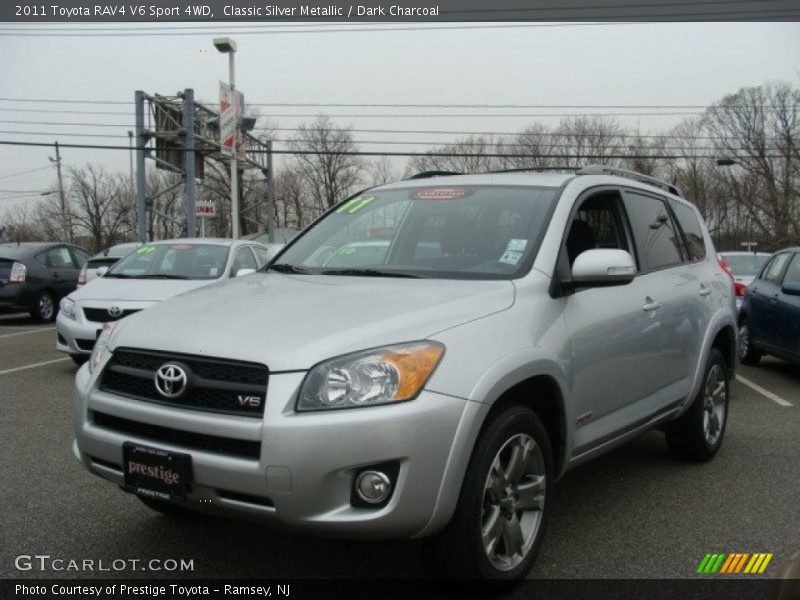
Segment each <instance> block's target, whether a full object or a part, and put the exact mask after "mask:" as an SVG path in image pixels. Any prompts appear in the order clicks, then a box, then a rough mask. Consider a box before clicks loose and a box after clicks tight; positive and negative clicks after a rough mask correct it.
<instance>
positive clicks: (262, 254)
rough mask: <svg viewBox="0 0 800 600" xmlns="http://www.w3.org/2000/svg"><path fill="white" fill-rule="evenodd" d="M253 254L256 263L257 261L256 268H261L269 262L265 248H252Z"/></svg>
mask: <svg viewBox="0 0 800 600" xmlns="http://www.w3.org/2000/svg"><path fill="white" fill-rule="evenodd" d="M253 252H254V253H255V255H256V261H258V266H259V267H263V266H264V265H265V264H267V261H268V260H269V252H267V249H266V248H262V247H261V246H253Z"/></svg>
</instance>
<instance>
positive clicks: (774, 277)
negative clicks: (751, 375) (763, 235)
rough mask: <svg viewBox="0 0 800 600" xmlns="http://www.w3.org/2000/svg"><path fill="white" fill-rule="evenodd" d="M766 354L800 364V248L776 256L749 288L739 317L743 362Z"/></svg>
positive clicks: (740, 353) (751, 362)
mask: <svg viewBox="0 0 800 600" xmlns="http://www.w3.org/2000/svg"><path fill="white" fill-rule="evenodd" d="M764 354H771V355H772V356H776V357H778V358H781V359H783V360H786V361H789V362H793V363H800V246H797V247H794V248H787V249H786V250H781V251H780V252H777V253H776V254H773V255H772V257H771V258H770V259H769V262H767V264H766V265H764V267H762V269H761V272H760V273H759V274H758V277H756V278H755V279H754V280H753V282H752V283H751V284H750V285H749V286H748V287H747V292H746V293H745V296H744V302H743V303H742V309H741V311H740V313H739V358H740V359H741V361H742V362H743V363H744V364H746V365H756V364H758V362H759V361H760V360H761V357H762V356H763V355H764Z"/></svg>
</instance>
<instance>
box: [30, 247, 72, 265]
mask: <svg viewBox="0 0 800 600" xmlns="http://www.w3.org/2000/svg"><path fill="white" fill-rule="evenodd" d="M36 260H38V261H39V262H40V263H42V264H43V265H44V266H45V267H48V268H49V269H74V268H75V264H74V263H73V261H72V255H71V254H70V253H69V250H68V249H67V248H66V247H65V246H56V247H55V248H50V249H49V250H45V251H44V252H42V253H40V254H37V255H36Z"/></svg>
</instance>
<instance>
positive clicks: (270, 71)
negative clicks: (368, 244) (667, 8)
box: [0, 23, 800, 215]
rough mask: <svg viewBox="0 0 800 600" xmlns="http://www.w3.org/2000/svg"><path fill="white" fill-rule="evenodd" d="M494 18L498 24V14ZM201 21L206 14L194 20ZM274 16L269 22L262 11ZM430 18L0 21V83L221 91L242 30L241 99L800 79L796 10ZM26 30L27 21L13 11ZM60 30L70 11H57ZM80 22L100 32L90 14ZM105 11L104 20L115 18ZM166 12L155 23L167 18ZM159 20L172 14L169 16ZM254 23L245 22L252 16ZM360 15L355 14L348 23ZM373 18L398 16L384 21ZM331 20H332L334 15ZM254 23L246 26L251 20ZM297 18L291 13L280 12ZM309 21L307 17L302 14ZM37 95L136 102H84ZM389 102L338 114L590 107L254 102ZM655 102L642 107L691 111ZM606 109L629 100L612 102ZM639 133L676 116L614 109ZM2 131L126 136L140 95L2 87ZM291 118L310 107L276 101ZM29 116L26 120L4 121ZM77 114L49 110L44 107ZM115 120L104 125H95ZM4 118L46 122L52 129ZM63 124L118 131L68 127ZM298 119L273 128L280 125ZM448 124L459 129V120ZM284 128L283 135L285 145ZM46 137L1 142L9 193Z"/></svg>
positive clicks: (433, 125)
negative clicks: (102, 24) (361, 25)
mask: <svg viewBox="0 0 800 600" xmlns="http://www.w3.org/2000/svg"><path fill="white" fill-rule="evenodd" d="M496 25H498V24H495V26H496ZM194 26H195V27H196V26H197V24H194ZM264 26H266V25H264ZM462 26H467V27H471V28H470V29H456V30H432V31H424V30H417V31H380V32H375V31H372V32H370V31H358V32H353V31H348V32H342V33H314V34H301V33H296V32H295V33H284V34H264V33H261V34H258V35H246V34H244V33H241V32H240V33H239V34H238V35H237V33H236V31H235V27H234V26H226V27H225V30H224V32H219V31H214V30H208V31H207V32H206V31H204V32H203V34H202V35H176V34H175V33H176V32H177V30H176V26H175V25H164V26H158V25H156V24H152V23H151V24H142V25H122V24H115V25H113V27H117V28H123V27H129V28H130V27H132V28H137V27H148V28H149V29H150V30H151V31H155V32H158V33H171V34H170V35H153V36H142V35H139V36H118V37H88V36H80V37H78V36H76V37H32V36H25V37H11V36H5V35H2V34H0V57H2V59H0V60H1V61H2V62H0V65H1V66H0V98H27V99H37V100H91V99H94V100H114V101H130V102H132V101H133V93H134V91H135V90H137V89H142V90H145V91H146V92H148V93H159V94H174V93H175V92H176V91H178V90H182V89H184V88H187V87H192V88H194V89H195V93H196V96H197V97H198V98H199V99H202V100H207V101H215V100H216V99H217V96H218V82H219V80H224V81H227V79H228V69H227V60H226V58H225V57H223V56H222V55H220V54H218V53H217V52H216V51H215V50H214V48H213V46H212V44H211V39H212V38H213V37H215V35H219V34H221V35H228V36H231V37H233V38H235V39H236V41H237V43H238V46H239V51H238V53H237V56H236V70H237V87H239V89H241V90H243V91H244V93H245V96H246V101H247V102H249V103H256V102H277V103H280V102H303V103H316V104H319V103H337V102H340V103H354V104H359V103H367V104H368V103H401V104H402V103H416V104H426V103H431V104H435V103H444V104H528V105H532V104H537V105H542V104H545V105H702V106H705V105H707V104H709V103H711V102H714V101H716V100H718V99H720V98H721V97H722V96H723V95H725V94H727V93H730V92H734V91H736V90H738V89H739V88H741V87H743V86H752V85H760V84H763V83H765V82H768V81H775V80H784V81H790V82H792V83H793V84H794V85H800V23H728V24H715V23H701V24H616V25H614V24H607V25H578V24H572V25H565V26H540V27H528V28H497V27H494V28H485V29H477V28H476V26H475V25H474V24H473V25H464V24H462ZM14 27H17V28H19V30H20V31H21V30H22V26H14ZM51 27H56V28H57V32H67V31H69V29H68V27H67V26H58V25H51ZM80 27H81V29H82V30H83V31H87V32H102V31H103V29H99V28H92V26H89V25H85V24H84V25H81V26H80ZM107 27H108V26H107ZM159 27H161V29H159ZM164 27H166V29H164ZM244 27H248V26H244ZM354 27H355V26H353V25H349V26H348V28H349V29H353V28H354ZM374 27H380V28H383V29H390V26H388V25H386V24H380V25H377V26H374ZM326 28H327V29H331V28H333V27H332V26H331V25H327V26H326ZM249 29H252V27H249ZM287 29H288V28H287ZM306 29H307V27H306ZM34 110H36V111H41V110H51V111H56V110H82V111H113V112H127V113H128V114H123V115H86V114H67V113H57V112H32V111H34ZM323 110H324V111H325V112H327V113H328V114H331V115H333V114H344V113H351V114H354V113H358V114H364V113H381V114H390V115H395V116H391V117H382V118H354V117H353V118H348V117H337V118H336V121H337V123H339V124H341V125H353V126H354V127H355V128H357V129H364V128H366V129H405V130H420V129H425V130H430V129H443V130H457V131H498V132H502V131H515V130H519V129H521V128H522V127H524V126H525V125H527V124H530V123H532V122H535V121H542V122H545V123H548V124H555V123H557V122H558V118H547V117H536V116H515V117H505V118H503V117H467V116H461V117H455V116H437V117H435V118H433V117H431V118H424V117H413V118H400V117H397V116H396V115H397V114H409V113H414V114H418V113H429V114H437V115H456V114H459V113H461V114H464V113H468V114H476V113H481V114H485V113H492V114H498V113H513V114H515V115H519V114H537V115H538V114H544V113H547V114H552V113H557V114H564V113H573V112H586V111H592V110H595V109H582V110H580V109H578V110H576V109H565V108H561V109H535V108H529V109H514V110H500V109H459V110H456V109H450V110H433V109H419V108H408V109H375V108H327V109H321V108H313V107H305V108H301V107H276V108H267V107H260V108H259V111H260V114H262V115H264V116H265V117H270V116H271V115H278V114H280V115H287V114H302V115H313V114H317V113H319V112H321V111H323ZM692 110H698V111H699V109H691V108H688V109H648V110H646V111H644V110H643V111H640V112H691V111H692ZM607 112H616V113H618V112H635V111H632V110H626V109H609V110H608V111H607ZM617 118H618V120H619V121H620V122H622V123H624V124H627V125H633V126H636V125H638V126H639V127H640V129H641V130H642V132H643V133H654V132H659V131H663V130H665V129H668V128H669V127H671V126H673V125H675V124H677V123H678V122H679V121H680V120H681V119H682V118H683V117H681V116H677V115H660V116H643V115H640V116H635V117H627V116H619V117H617ZM0 120H2V122H0V131H2V133H0V140H20V141H36V142H53V141H54V140H58V141H59V142H61V143H90V144H115V145H116V144H127V142H128V139H127V131H128V130H129V129H133V123H134V119H133V105H132V104H131V105H110V104H109V105H104V104H85V105H84V104H61V103H33V102H10V101H5V100H0ZM271 120H272V121H274V122H276V123H277V124H278V125H279V126H280V127H295V126H296V125H297V123H299V122H302V121H309V120H311V118H310V117H309V118H304V117H283V116H282V117H277V116H275V117H272V118H271ZM8 121H29V122H32V123H30V124H29V123H9V122H8ZM54 122H57V123H76V124H75V125H56V124H45V123H54ZM87 123H92V124H107V125H112V126H109V127H95V126H88V125H86V124H87ZM10 132H44V133H46V135H34V134H32V133H10ZM69 133H73V134H74V133H81V134H89V133H91V134H102V135H106V136H108V135H111V136H118V137H97V138H95V137H83V136H81V137H71V136H70V135H68V134H69ZM287 135H289V132H280V133H279V136H278V137H285V136H287ZM354 137H355V138H356V139H358V140H388V139H390V140H397V141H407V140H411V141H419V142H431V141H437V142H446V141H449V140H450V139H452V138H448V137H447V136H441V135H439V136H426V135H422V134H405V135H396V134H386V133H384V134H368V133H355V134H354ZM452 137H456V136H455V135H454V136H452ZM282 146H284V145H283V144H276V147H278V148H280V147H282ZM362 149H365V150H366V149H369V150H380V149H384V150H386V149H390V150H398V149H403V150H405V151H424V150H426V149H430V146H425V145H420V146H418V147H415V146H382V147H381V146H374V145H363V146H362ZM52 155H53V153H52V149H45V148H41V149H40V148H22V147H10V146H0V215H2V208H3V207H7V206H10V205H12V203H15V202H30V201H31V200H29V199H23V200H14V199H11V196H13V194H14V191H16V190H20V191H25V192H27V191H34V190H46V189H48V188H50V186H52V185H54V184H55V172H54V170H52V169H47V168H45V169H42V170H38V171H35V172H32V173H29V174H24V175H19V176H12V177H8V175H10V174H14V173H17V172H19V171H26V170H31V169H39V168H41V167H47V165H48V164H49V163H48V156H52ZM62 156H63V159H64V162H65V163H66V164H68V165H77V166H80V165H83V164H85V163H86V162H88V161H91V162H93V163H98V164H100V165H102V166H103V167H105V168H106V169H109V170H125V171H127V169H128V152H127V151H109V150H77V149H64V150H63V153H62Z"/></svg>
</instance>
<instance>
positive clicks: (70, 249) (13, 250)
mask: <svg viewBox="0 0 800 600" xmlns="http://www.w3.org/2000/svg"><path fill="white" fill-rule="evenodd" d="M88 258H89V253H88V252H86V250H84V249H83V248H79V247H78V246H72V245H70V244H59V243H53V242H22V243H19V244H0V309H4V310H21V311H27V312H29V313H30V315H31V317H32V318H33V319H34V320H36V321H39V322H40V323H47V322H50V321H52V320H53V319H54V318H55V316H56V312H57V311H58V302H59V301H60V300H61V298H63V297H64V296H66V295H67V294H69V293H70V292H71V291H72V290H74V289H75V287H76V285H77V283H78V274H79V273H80V270H81V268H82V267H83V265H84V263H85V262H86V260H87V259H88Z"/></svg>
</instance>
